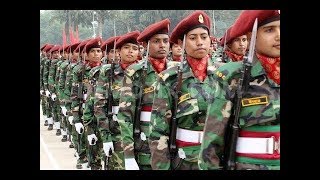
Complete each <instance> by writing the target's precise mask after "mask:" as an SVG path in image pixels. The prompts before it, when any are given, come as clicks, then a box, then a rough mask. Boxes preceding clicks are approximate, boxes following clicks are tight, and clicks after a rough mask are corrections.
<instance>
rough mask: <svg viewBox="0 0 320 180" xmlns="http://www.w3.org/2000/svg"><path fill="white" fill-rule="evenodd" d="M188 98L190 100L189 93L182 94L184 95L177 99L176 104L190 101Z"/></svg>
mask: <svg viewBox="0 0 320 180" xmlns="http://www.w3.org/2000/svg"><path fill="white" fill-rule="evenodd" d="M190 98H191V95H190V93H187V94H184V95H182V96H181V97H179V102H178V104H180V103H182V102H183V101H186V100H188V99H190Z"/></svg>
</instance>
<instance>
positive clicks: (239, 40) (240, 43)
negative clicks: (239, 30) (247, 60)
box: [228, 35, 248, 55]
mask: <svg viewBox="0 0 320 180" xmlns="http://www.w3.org/2000/svg"><path fill="white" fill-rule="evenodd" d="M228 47H229V48H230V50H231V51H232V52H234V53H236V54H238V55H245V54H246V50H247V47H248V39H247V35H242V36H239V37H236V38H234V39H233V40H232V41H231V42H230V43H229V44H228Z"/></svg>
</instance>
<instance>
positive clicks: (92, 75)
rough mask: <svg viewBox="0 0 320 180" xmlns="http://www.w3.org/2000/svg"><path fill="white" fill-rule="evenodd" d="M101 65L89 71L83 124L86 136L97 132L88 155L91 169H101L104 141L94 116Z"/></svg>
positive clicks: (89, 146)
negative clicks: (94, 142) (95, 96)
mask: <svg viewBox="0 0 320 180" xmlns="http://www.w3.org/2000/svg"><path fill="white" fill-rule="evenodd" d="M100 68H101V66H96V67H94V68H92V69H91V70H90V72H89V84H88V86H87V100H86V102H85V108H84V111H83V124H84V127H85V137H87V135H90V134H95V135H96V136H97V138H98V140H97V141H96V145H92V146H91V145H88V157H89V164H90V166H91V169H101V168H102V166H101V157H102V155H101V153H102V141H101V138H100V133H99V131H97V129H98V127H97V120H96V118H95V116H94V95H95V91H96V81H97V80H98V76H99V71H100Z"/></svg>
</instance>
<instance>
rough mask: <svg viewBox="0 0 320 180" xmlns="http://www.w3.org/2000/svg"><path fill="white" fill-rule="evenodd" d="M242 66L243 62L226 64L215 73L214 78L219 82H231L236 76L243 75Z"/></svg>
mask: <svg viewBox="0 0 320 180" xmlns="http://www.w3.org/2000/svg"><path fill="white" fill-rule="evenodd" d="M242 66H243V63H242V61H239V62H229V63H225V64H224V65H222V66H220V67H219V68H218V69H217V70H216V71H215V72H214V76H215V77H216V79H217V80H218V81H224V82H229V80H230V79H231V78H233V77H234V76H235V75H236V74H239V73H241V69H242Z"/></svg>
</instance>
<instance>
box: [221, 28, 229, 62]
mask: <svg viewBox="0 0 320 180" xmlns="http://www.w3.org/2000/svg"><path fill="white" fill-rule="evenodd" d="M227 36H228V29H226V35H225V36H224V42H223V50H222V57H221V61H222V62H225V60H224V59H225V56H226V53H225V52H224V51H225V50H226V46H227Z"/></svg>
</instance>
